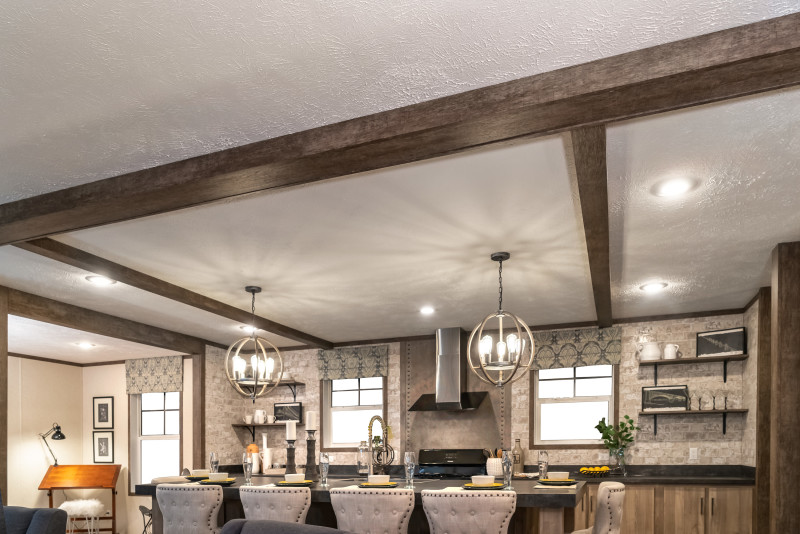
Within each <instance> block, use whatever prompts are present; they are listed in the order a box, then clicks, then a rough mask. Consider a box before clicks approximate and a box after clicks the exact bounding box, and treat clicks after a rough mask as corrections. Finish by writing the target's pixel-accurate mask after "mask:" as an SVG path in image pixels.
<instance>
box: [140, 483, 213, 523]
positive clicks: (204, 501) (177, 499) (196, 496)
mask: <svg viewBox="0 0 800 534" xmlns="http://www.w3.org/2000/svg"><path fill="white" fill-rule="evenodd" d="M156 499H157V500H158V507H159V508H160V509H161V513H162V514H163V516H164V534H217V533H218V532H219V527H218V526H217V515H218V514H219V509H220V507H221V506H222V487H221V486H191V485H177V484H159V485H158V486H156Z"/></svg>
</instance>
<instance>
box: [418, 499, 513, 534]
mask: <svg viewBox="0 0 800 534" xmlns="http://www.w3.org/2000/svg"><path fill="white" fill-rule="evenodd" d="M422 508H423V509H424V510H425V516H426V517H427V518H428V524H429V525H430V527H431V534H457V533H461V534H506V533H507V532H508V525H509V524H510V523H511V516H512V515H514V510H516V509H517V493H516V492H514V491H435V490H423V492H422Z"/></svg>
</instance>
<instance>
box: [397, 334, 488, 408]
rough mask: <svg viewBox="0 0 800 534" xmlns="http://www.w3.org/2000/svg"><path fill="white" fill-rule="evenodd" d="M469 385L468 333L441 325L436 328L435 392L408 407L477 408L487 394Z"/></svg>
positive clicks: (423, 396)
mask: <svg viewBox="0 0 800 534" xmlns="http://www.w3.org/2000/svg"><path fill="white" fill-rule="evenodd" d="M466 389H467V333H466V332H464V331H463V330H461V329H460V328H440V329H439V330H437V331H436V394H432V393H427V394H425V395H422V396H421V397H420V398H419V399H417V401H416V402H415V403H414V404H413V405H412V406H411V408H409V409H408V411H409V412H419V411H435V410H442V411H461V410H474V409H475V408H477V407H478V406H480V404H481V402H483V399H485V398H486V395H488V393H487V392H485V391H478V392H474V393H468V392H466V391H465V390H466Z"/></svg>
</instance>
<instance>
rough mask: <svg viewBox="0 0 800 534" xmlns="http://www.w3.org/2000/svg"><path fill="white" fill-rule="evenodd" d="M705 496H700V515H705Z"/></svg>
mask: <svg viewBox="0 0 800 534" xmlns="http://www.w3.org/2000/svg"><path fill="white" fill-rule="evenodd" d="M703 513H704V512H703V498H702V497H700V515H703Z"/></svg>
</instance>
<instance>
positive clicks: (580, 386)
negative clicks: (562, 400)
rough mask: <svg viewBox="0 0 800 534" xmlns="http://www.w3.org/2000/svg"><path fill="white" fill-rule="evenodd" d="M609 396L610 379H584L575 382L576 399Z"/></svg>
mask: <svg viewBox="0 0 800 534" xmlns="http://www.w3.org/2000/svg"><path fill="white" fill-rule="evenodd" d="M600 395H611V378H584V379H581V380H576V381H575V396H576V397H598V396H600Z"/></svg>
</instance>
